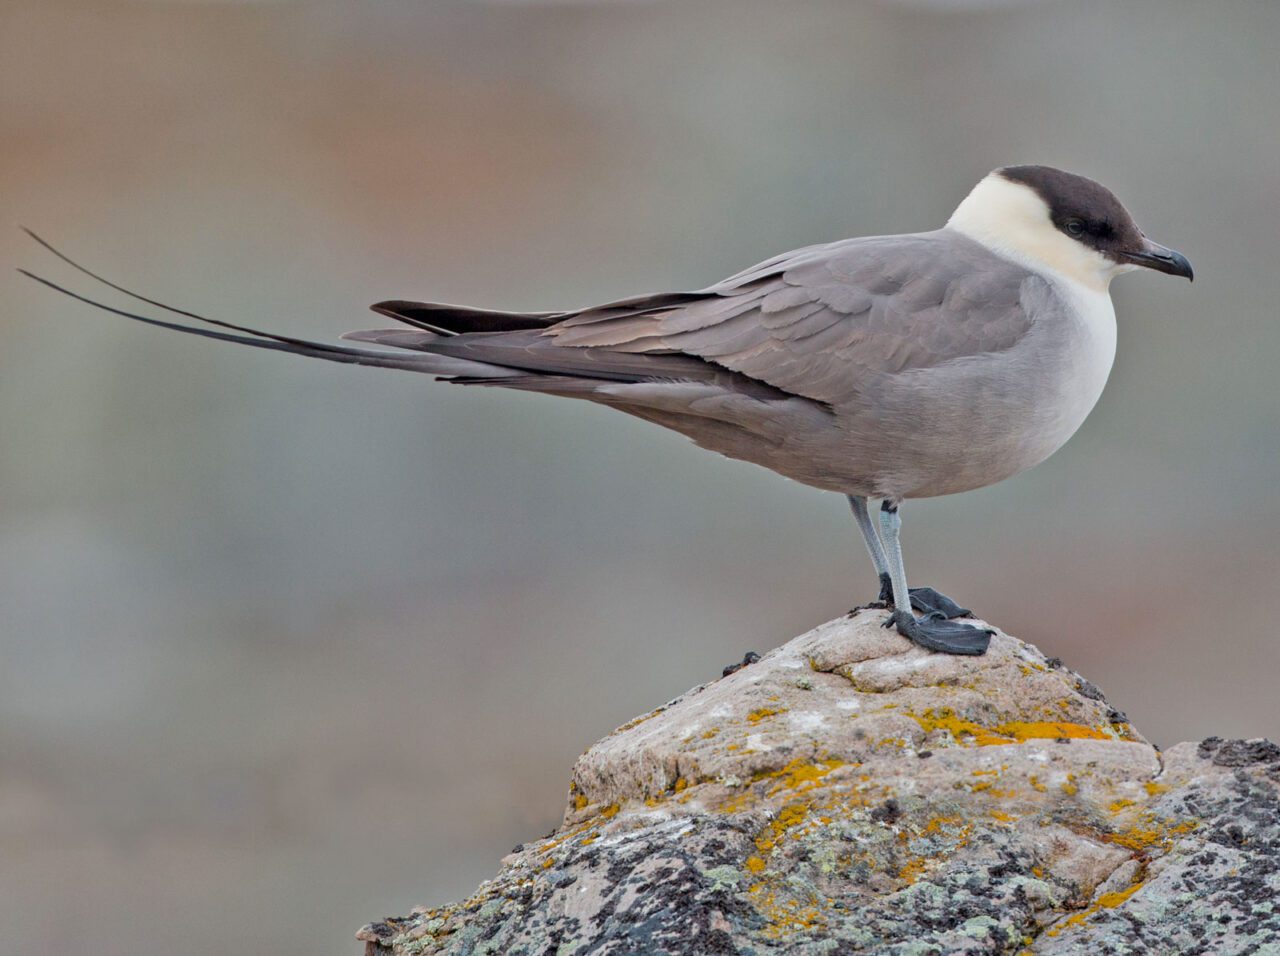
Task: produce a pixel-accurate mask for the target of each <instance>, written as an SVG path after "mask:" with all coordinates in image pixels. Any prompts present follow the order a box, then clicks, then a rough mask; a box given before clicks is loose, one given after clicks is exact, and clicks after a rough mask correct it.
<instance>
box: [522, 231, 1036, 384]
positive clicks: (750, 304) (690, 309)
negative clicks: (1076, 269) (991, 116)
mask: <svg viewBox="0 0 1280 956" xmlns="http://www.w3.org/2000/svg"><path fill="white" fill-rule="evenodd" d="M1028 280H1031V281H1033V282H1034V279H1033V274H1032V273H1030V272H1028V271H1027V270H1025V269H1022V268H1020V267H1019V266H1017V265H1015V264H1013V263H1011V262H1008V261H1006V260H1004V259H1001V258H999V257H997V256H995V255H993V254H992V253H990V252H989V251H987V250H986V249H985V248H983V247H982V246H981V245H979V244H977V243H975V242H973V241H972V240H969V239H967V238H965V237H963V236H960V235H958V234H955V233H951V232H947V231H944V230H940V231H938V232H933V233H921V234H918V235H907V236H886V237H876V238H869V239H851V240H845V241H843V242H837V243H831V244H829V245H825V246H813V247H809V248H807V249H802V250H798V251H797V252H794V253H789V254H786V255H783V256H778V257H775V258H774V259H771V260H768V261H767V262H764V263H761V264H760V265H759V266H756V267H753V268H752V269H748V270H746V271H745V272H742V273H739V274H738V275H737V276H734V277H732V278H731V279H727V280H725V281H724V282H722V283H719V284H717V285H715V286H712V287H710V288H709V289H706V290H704V291H703V293H702V295H701V296H700V297H699V298H697V299H695V300H694V301H690V302H685V303H682V304H679V305H677V306H675V307H672V308H667V309H655V310H648V311H642V312H632V313H625V312H624V313H622V314H619V312H618V311H617V310H616V309H608V308H602V309H600V310H594V309H593V310H586V311H584V312H581V313H577V314H574V315H570V316H568V317H566V318H564V319H562V320H561V321H559V322H557V323H556V324H554V325H552V326H551V327H549V328H547V329H546V330H544V331H542V332H540V333H537V334H539V335H542V336H548V337H552V338H554V340H555V342H556V344H558V345H561V346H578V347H585V348H596V349H601V350H603V351H607V352H610V353H613V354H615V355H616V354H617V353H620V352H638V353H642V354H648V355H655V356H656V355H662V354H671V353H683V354H684V355H692V356H697V357H698V358H701V359H704V360H706V361H708V362H712V363H714V364H716V365H719V366H721V367H723V368H727V369H732V370H733V371H735V372H739V373H741V374H742V375H745V376H747V377H749V378H751V379H754V380H756V381H759V382H764V383H767V384H769V385H772V386H773V387H775V388H778V389H781V390H782V391H784V392H787V393H789V394H792V395H799V396H803V397H805V398H808V399H811V400H814V401H819V402H823V403H826V404H830V405H838V404H841V403H842V402H846V401H850V400H853V398H854V397H855V396H856V394H857V392H858V391H859V389H860V388H862V387H863V386H864V385H865V384H866V381H867V379H868V377H871V376H877V375H884V374H892V373H895V372H902V371H906V370H909V369H914V368H926V367H929V366H933V365H938V364H941V363H943V362H947V361H951V360H954V359H957V358H961V357H964V356H967V355H975V354H981V353H987V352H998V351H1002V350H1004V349H1008V348H1011V347H1013V346H1014V345H1015V344H1017V342H1018V341H1019V340H1020V339H1021V337H1022V336H1023V335H1024V334H1025V333H1026V331H1027V330H1028V328H1029V327H1030V325H1031V315H1030V313H1029V310H1028V309H1027V308H1025V307H1024V305H1023V293H1024V289H1023V287H1024V284H1025V283H1026V282H1027V281H1028Z"/></svg>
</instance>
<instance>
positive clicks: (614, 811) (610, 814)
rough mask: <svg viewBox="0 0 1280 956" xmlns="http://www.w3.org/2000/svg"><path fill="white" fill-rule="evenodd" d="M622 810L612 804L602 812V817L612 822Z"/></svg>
mask: <svg viewBox="0 0 1280 956" xmlns="http://www.w3.org/2000/svg"><path fill="white" fill-rule="evenodd" d="M621 809H622V808H621V807H620V806H618V805H617V804H616V803H611V804H609V805H608V806H607V807H605V808H604V809H603V810H601V811H600V816H602V817H604V818H605V819H606V820H612V819H613V818H614V817H616V816H617V815H618V811H619V810H621Z"/></svg>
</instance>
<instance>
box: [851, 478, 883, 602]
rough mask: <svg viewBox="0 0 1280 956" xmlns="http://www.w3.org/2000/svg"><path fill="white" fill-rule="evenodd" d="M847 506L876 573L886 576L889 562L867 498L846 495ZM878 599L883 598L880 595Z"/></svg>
mask: <svg viewBox="0 0 1280 956" xmlns="http://www.w3.org/2000/svg"><path fill="white" fill-rule="evenodd" d="M846 497H847V498H848V499H849V507H850V509H852V511H853V520H854V521H856V522H858V530H859V531H861V532H862V540H863V542H864V543H865V544H866V546H867V553H868V554H870V555H871V563H872V564H874V565H875V566H876V574H878V575H880V577H881V578H886V577H887V576H888V574H889V562H888V561H886V560H885V557H884V546H883V545H881V544H880V535H878V534H876V526H875V525H874V524H873V523H872V521H871V513H870V512H869V511H868V510H867V499H866V498H863V497H862V496H861V495H847V496H846ZM880 600H882V601H883V600H884V596H883V595H881V597H880Z"/></svg>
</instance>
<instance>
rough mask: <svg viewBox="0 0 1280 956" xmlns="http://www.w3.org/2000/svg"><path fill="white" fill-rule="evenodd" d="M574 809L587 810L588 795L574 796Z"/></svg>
mask: <svg viewBox="0 0 1280 956" xmlns="http://www.w3.org/2000/svg"><path fill="white" fill-rule="evenodd" d="M573 809H575V810H585V809H587V796H586V794H584V793H577V794H574V797H573Z"/></svg>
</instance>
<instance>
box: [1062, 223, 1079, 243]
mask: <svg viewBox="0 0 1280 956" xmlns="http://www.w3.org/2000/svg"><path fill="white" fill-rule="evenodd" d="M1062 228H1063V229H1065V230H1067V235H1068V236H1071V237H1072V238H1073V239H1079V238H1080V237H1081V236H1083V235H1084V221H1083V220H1081V219H1068V220H1067V221H1066V222H1064V223H1063V224H1062Z"/></svg>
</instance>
